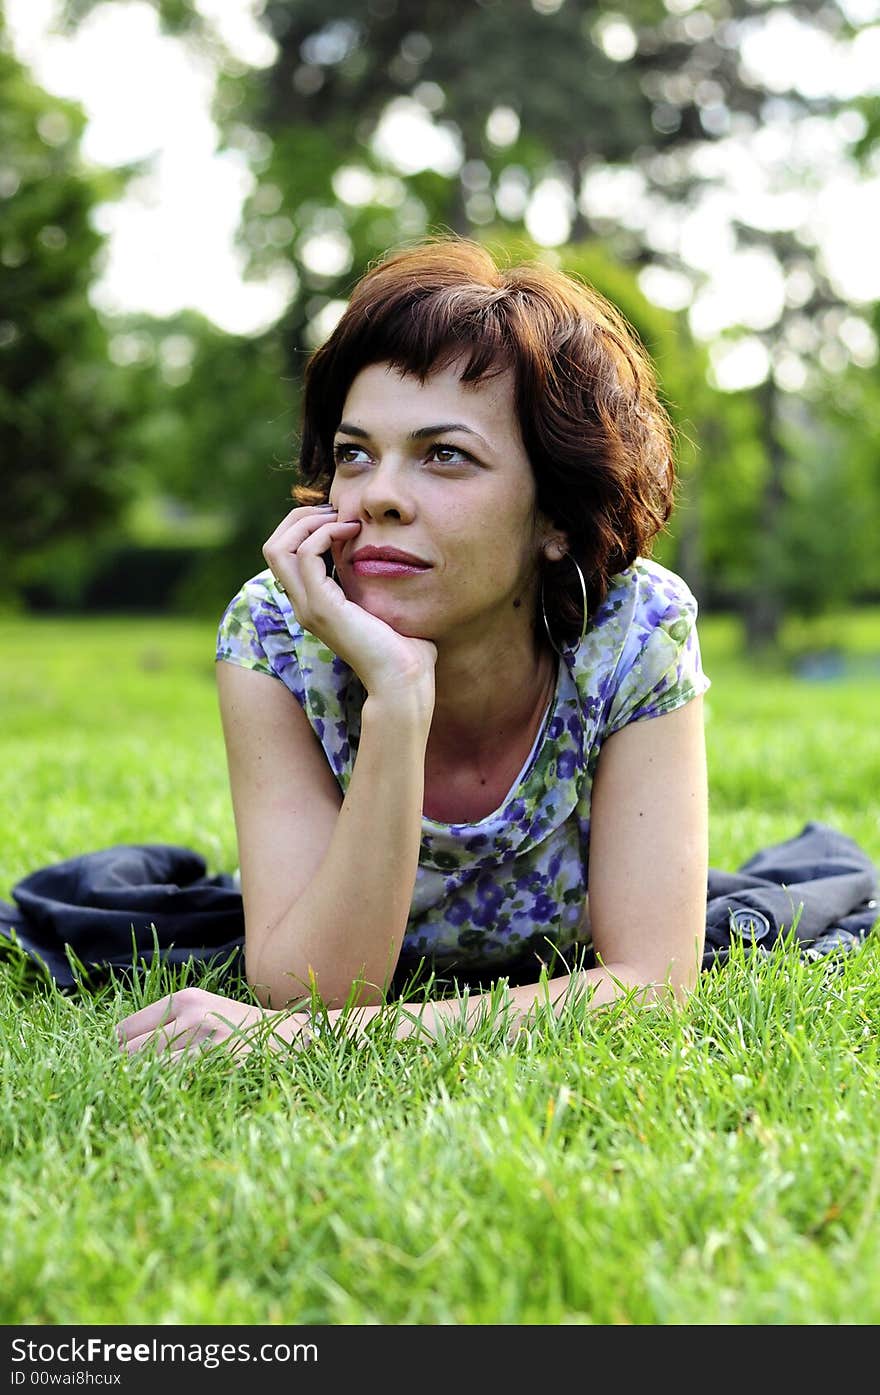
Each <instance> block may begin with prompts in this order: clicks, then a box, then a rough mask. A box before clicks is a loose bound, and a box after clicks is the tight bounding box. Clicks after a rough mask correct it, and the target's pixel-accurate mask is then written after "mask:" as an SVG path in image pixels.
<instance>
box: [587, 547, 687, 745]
mask: <svg viewBox="0 0 880 1395" xmlns="http://www.w3.org/2000/svg"><path fill="white" fill-rule="evenodd" d="M639 572H640V575H639V598H638V602H637V605H636V608H635V612H634V614H633V618H632V623H631V625H630V627H629V633H628V635H627V638H626V642H625V644H624V647H623V652H622V653H621V656H620V661H619V663H618V666H617V672H616V675H615V680H616V681H615V685H614V694H613V697H612V699H611V703H610V706H609V709H608V718H607V721H606V724H605V731H604V735H605V736H606V737H607V736H611V734H612V733H613V732H615V731H619V730H620V728H621V727H624V726H627V725H628V724H629V723H630V722H639V721H642V720H644V719H645V718H647V717H659V716H661V715H662V714H663V713H664V712H672V711H674V710H675V708H677V707H683V706H684V705H685V703H687V702H690V701H691V699H692V698H695V697H698V696H699V694H701V693H704V692H706V690H707V689H708V688H709V687H710V681H709V679H708V678H707V677H706V674H705V673H704V672H703V664H702V658H701V655H700V641H699V638H698V635H697V602H696V599H695V597H694V596H693V594H692V593H691V591H690V590H689V589H688V587H687V586H686V584H685V583H684V581H682V579H681V578H680V577H678V576H676V575H675V574H674V573H672V572H669V571H666V570H665V569H663V568H659V567H651V566H649V565H643V566H642V567H640V568H639Z"/></svg>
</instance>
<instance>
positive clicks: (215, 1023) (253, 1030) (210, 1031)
mask: <svg viewBox="0 0 880 1395" xmlns="http://www.w3.org/2000/svg"><path fill="white" fill-rule="evenodd" d="M284 1015H285V1016H287V1017H288V1019H291V1020H292V1015H291V1014H289V1013H288V1014H284ZM280 1016H282V1014H281V1013H280V1012H276V1011H273V1010H271V1009H268V1008H260V1007H253V1006H251V1005H250V1004H248V1003H240V1002H238V1001H237V1000H236V999H234V998H224V997H221V996H220V994H219V993H208V992H207V991H206V990H205V989H204V988H182V989H180V991H179V992H177V993H170V994H168V995H167V996H166V997H164V998H159V1000H158V1001H157V1002H155V1003H150V1005H149V1006H148V1007H145V1008H141V1009H140V1011H139V1012H133V1013H132V1014H131V1015H130V1016H129V1017H124V1018H123V1019H122V1021H121V1022H119V1023H117V1026H116V1036H117V1039H118V1041H119V1045H120V1047H121V1048H122V1050H124V1051H125V1052H127V1053H128V1055H133V1054H134V1052H136V1051H144V1050H148V1051H158V1052H162V1053H163V1055H164V1056H165V1057H166V1058H167V1057H179V1056H183V1055H189V1054H192V1055H198V1053H199V1052H200V1051H204V1050H207V1049H209V1048H212V1047H223V1048H225V1049H226V1050H227V1051H229V1052H230V1053H231V1054H232V1055H234V1056H246V1055H247V1054H248V1053H249V1052H250V1051H252V1050H253V1042H254V1039H255V1038H256V1037H260V1038H262V1037H263V1034H264V1033H267V1034H269V1036H270V1042H271V1044H272V1045H273V1046H276V1047H277V1046H278V1045H280V1038H278V1037H276V1036H274V1034H273V1025H274V1024H272V1023H271V1022H270V1020H269V1019H272V1018H278V1017H280ZM285 1026H286V1027H288V1030H285V1032H284V1040H285V1041H287V1042H288V1044H298V1045H304V1044H306V1043H307V1042H308V1040H309V1031H308V1023H307V1021H306V1020H305V1019H304V1020H303V1024H302V1028H301V1029H300V1031H301V1033H302V1035H301V1037H300V1035H299V1033H298V1032H297V1031H291V1030H290V1029H289V1026H288V1024H287V1023H286V1024H285Z"/></svg>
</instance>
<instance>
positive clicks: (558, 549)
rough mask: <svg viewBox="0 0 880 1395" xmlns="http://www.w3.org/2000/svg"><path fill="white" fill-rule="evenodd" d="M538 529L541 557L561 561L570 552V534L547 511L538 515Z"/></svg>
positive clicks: (551, 560) (549, 560)
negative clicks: (559, 526)
mask: <svg viewBox="0 0 880 1395" xmlns="http://www.w3.org/2000/svg"><path fill="white" fill-rule="evenodd" d="M538 529H539V533H538V536H539V537H540V540H541V542H540V553H541V557H542V558H544V559H545V560H546V561H548V562H561V561H562V558H563V557H564V556H565V554H566V552H568V535H567V534H566V533H564V532H563V531H562V529H561V528H557V527H556V525H555V524H554V522H553V520H552V519H551V518H548V517H547V515H546V514H545V513H541V514H539V515H538Z"/></svg>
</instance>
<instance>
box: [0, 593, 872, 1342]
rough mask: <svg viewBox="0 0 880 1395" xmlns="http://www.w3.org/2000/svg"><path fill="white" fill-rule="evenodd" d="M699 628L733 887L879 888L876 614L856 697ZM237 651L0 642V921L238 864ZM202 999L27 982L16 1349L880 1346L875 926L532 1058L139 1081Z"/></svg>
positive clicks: (854, 631) (13, 1158)
mask: <svg viewBox="0 0 880 1395" xmlns="http://www.w3.org/2000/svg"><path fill="white" fill-rule="evenodd" d="M826 628H827V625H826ZM701 633H702V640H703V652H704V660H705V664H706V668H707V670H708V672H709V673H710V676H711V677H712V678H713V687H712V689H711V690H710V692H709V694H708V696H707V699H706V702H707V740H708V747H709V765H710V781H711V843H710V861H711V862H712V864H713V866H718V867H723V868H727V869H734V868H735V867H737V866H738V865H739V864H740V863H741V862H742V861H743V860H744V859H745V858H746V857H748V856H749V855H750V854H751V853H752V852H754V851H755V850H757V848H758V847H760V846H763V845H766V844H767V843H771V842H775V841H778V840H781V839H784V838H788V837H790V836H792V835H794V834H796V833H798V832H800V830H801V828H802V827H803V825H804V823H806V822H807V821H808V820H811V819H819V820H822V821H824V822H827V823H830V824H833V825H834V826H835V827H837V828H839V829H840V830H841V831H842V832H844V833H846V834H848V835H850V836H851V837H853V838H854V839H855V840H856V841H857V842H858V843H860V844H861V846H862V847H863V848H864V849H865V850H866V851H867V852H868V853H869V854H870V856H871V857H872V858H873V859H874V860H875V861H877V862H878V863H880V724H878V722H877V719H876V713H877V708H878V701H880V675H878V674H877V672H876V671H875V669H874V668H873V666H872V664H871V663H869V662H867V661H866V660H867V659H868V658H870V657H871V656H873V655H875V654H877V653H880V615H878V614H877V613H873V614H871V613H862V614H860V615H858V616H847V617H841V618H840V621H839V623H837V624H836V625H835V626H834V627H833V631H832V633H833V634H834V637H835V642H838V641H840V642H842V643H843V644H844V646H845V647H846V648H847V649H848V650H849V651H850V652H851V654H852V655H853V660H852V665H851V667H852V673H851V675H850V676H849V677H846V676H844V677H840V678H837V679H835V680H833V681H807V680H804V679H798V678H796V677H793V676H792V675H791V673H789V672H787V671H785V670H784V669H782V668H778V669H773V668H769V667H767V668H760V669H759V668H751V669H750V668H749V667H748V666H746V665H745V663H744V662H743V660H742V659H741V657H739V653H738V647H737V631H736V627H735V625H734V624H733V623H732V622H731V621H728V620H727V619H725V618H723V617H707V618H706V619H705V620H704V622H703V625H702V630H701ZM212 641H213V632H212V626H211V625H210V624H206V623H196V622H187V621H182V620H167V619H156V620H145V619H135V620H125V619H118V620H117V619H114V620H112V621H111V620H100V621H95V620H84V619H69V620H68V619H64V620H59V619H52V620H42V621H40V622H39V623H34V622H29V623H27V624H25V623H24V622H23V621H21V620H17V619H6V620H3V621H2V622H0V643H2V651H0V652H2V653H3V654H4V656H5V658H4V661H3V665H4V671H3V680H2V690H3V699H2V702H3V721H2V725H0V746H2V762H0V783H2V789H0V793H2V801H3V808H4V810H5V813H6V817H5V820H4V837H3V840H2V845H0V898H6V899H8V897H9V893H10V891H11V888H12V885H13V884H14V882H15V881H16V880H17V879H18V878H19V877H21V876H23V875H24V874H25V873H26V872H28V871H31V870H33V869H34V868H36V867H38V866H43V865H45V864H46V863H48V862H52V861H55V860H57V859H60V858H63V857H68V856H71V855H74V854H76V853H78V852H83V851H89V850H93V849H96V848H99V847H106V846H109V845H110V844H113V843H116V842H152V841H158V842H175V843H183V844H185V845H187V846H190V847H193V848H195V849H197V850H198V851H199V852H201V853H203V854H204V856H205V857H206V859H207V862H208V869H209V871H219V870H229V869H231V868H232V867H234V866H235V839H234V829H233V823H232V814H231V808H230V804H229V798H228V792H227V786H226V773H225V763H224V755H223V745H222V739H221V734H220V726H219V718H218V715H217V707H216V700H215V695H214V687H213V663H212V653H213V649H212ZM803 643H804V635H803V633H801V632H800V631H797V630H795V629H794V628H792V629H791V630H790V631H789V632H788V634H787V636H786V645H787V648H788V649H789V650H793V649H795V648H796V647H797V646H799V645H801V644H803ZM177 981H178V980H174V979H171V978H170V977H168V976H165V977H164V978H163V977H161V976H156V975H154V976H153V980H152V981H151V982H149V983H147V984H146V985H144V987H143V988H142V989H140V990H138V994H136V995H133V994H132V993H131V992H130V991H128V990H127V989H125V987H124V986H123V985H116V984H114V985H110V986H109V987H107V988H106V989H104V990H102V991H100V992H98V993H96V994H93V995H85V994H83V995H63V994H60V993H57V992H54V991H45V990H44V989H40V988H37V989H34V988H33V987H32V986H30V985H29V984H28V982H26V981H25V979H24V978H23V976H22V974H21V972H20V966H17V965H16V964H15V962H14V961H12V962H7V963H5V964H0V1012H2V1022H3V1047H4V1066H3V1071H2V1077H0V1089H2V1092H3V1099H2V1110H0V1130H2V1134H0V1138H2V1142H0V1158H2V1164H3V1167H2V1183H0V1187H2V1203H3V1215H4V1218H5V1222H6V1223H5V1225H4V1227H3V1231H2V1234H0V1263H2V1273H3V1275H4V1281H3V1284H2V1285H0V1323H3V1324H7V1325H8V1324H81V1323H86V1322H88V1323H113V1324H115V1323H121V1324H132V1323H146V1324H153V1323H155V1324H220V1325H222V1324H267V1323H268V1324H297V1325H299V1324H307V1323H319V1324H344V1323H352V1324H372V1323H379V1324H414V1323H424V1324H486V1323H508V1324H509V1323H515V1324H524V1323H540V1324H616V1323H638V1324H749V1323H760V1324H791V1323H796V1324H814V1323H859V1324H874V1323H876V1322H877V1321H878V1320H880V1215H878V1203H880V1146H878V1145H880V1119H878V1110H877V1096H878V1086H880V1062H878V1036H877V1029H878V1023H880V934H878V935H877V937H876V939H875V938H873V937H869V939H868V941H867V943H866V945H865V946H864V948H863V949H862V950H861V951H859V952H858V953H857V954H854V955H850V956H846V957H843V958H839V959H835V960H824V961H820V962H818V963H815V964H807V963H804V962H802V961H800V960H799V959H798V958H797V957H796V956H795V954H794V953H793V952H791V951H788V952H779V953H777V954H775V955H774V956H772V957H770V958H769V959H767V960H764V961H762V962H761V963H760V964H751V963H749V962H747V961H743V960H742V959H740V960H738V961H736V962H731V964H729V965H728V966H727V967H726V968H725V969H724V970H723V971H721V972H718V973H714V974H707V975H704V976H703V978H702V980H701V983H700V985H699V989H698V991H697V992H696V993H695V994H694V996H693V998H692V1000H691V1002H690V1003H689V1005H688V1007H687V1008H686V1009H685V1010H684V1011H683V1012H681V1013H679V1014H678V1015H669V1014H666V1013H664V1012H660V1011H655V1012H652V1013H646V1012H641V1013H640V1012H638V1011H636V1010H635V1009H634V1008H632V1007H628V1006H627V1005H626V1004H621V1005H619V1006H616V1007H615V1008H613V1009H610V1010H608V1011H606V1012H603V1013H597V1014H593V1015H590V1014H588V1013H587V1014H583V1013H582V1014H577V1013H574V1014H571V1015H570V1016H569V1018H567V1019H565V1020H563V1021H562V1022H555V1021H553V1020H546V1021H544V1022H543V1023H542V1024H540V1025H539V1026H538V1027H537V1028H536V1029H535V1031H534V1032H532V1033H531V1034H530V1035H528V1036H523V1037H521V1038H520V1039H519V1040H518V1041H517V1042H516V1043H515V1044H513V1045H511V1044H508V1043H507V1042H506V1040H505V1038H504V1035H503V1032H500V1031H499V1030H497V1029H494V1028H493V1026H492V1024H491V1023H487V1024H486V1026H485V1028H484V1029H482V1030H480V1031H479V1032H477V1033H476V1034H475V1035H473V1036H471V1037H467V1036H466V1035H464V1034H463V1033H461V1032H454V1031H451V1032H450V1033H449V1035H448V1037H447V1038H446V1039H445V1040H444V1041H442V1042H440V1043H437V1044H432V1045H428V1044H425V1043H419V1042H415V1041H407V1042H399V1043H395V1042H394V1041H393V1040H392V1038H391V1034H390V1032H387V1031H386V1032H384V1033H383V1031H382V1030H381V1029H380V1030H378V1031H377V1032H376V1033H375V1034H374V1035H373V1036H372V1037H371V1038H370V1040H369V1041H368V1042H367V1043H366V1044H365V1045H363V1046H356V1045H354V1044H352V1043H350V1042H347V1041H343V1040H334V1039H333V1038H332V1037H327V1036H325V1037H322V1038H321V1039H320V1040H319V1041H317V1042H316V1043H315V1044H314V1045H313V1046H312V1047H311V1048H310V1049H309V1051H308V1052H306V1053H303V1054H300V1055H297V1056H294V1057H289V1058H284V1057H279V1056H271V1055H264V1054H261V1053H259V1052H255V1053H254V1054H253V1055H252V1056H251V1057H250V1058H249V1060H248V1063H247V1064H246V1065H245V1066H244V1067H242V1068H237V1067H235V1066H233V1065H232V1064H231V1062H230V1060H229V1058H228V1057H223V1056H220V1055H219V1054H218V1055H217V1056H215V1057H213V1058H210V1059H203V1060H201V1061H199V1062H198V1063H193V1064H190V1065H186V1064H184V1065H182V1066H176V1067H169V1066H167V1065H165V1064H163V1063H162V1062H161V1061H158V1060H151V1059H150V1058H149V1057H147V1056H146V1055H143V1056H138V1057H135V1058H132V1059H130V1060H126V1059H124V1058H122V1057H121V1056H120V1054H119V1053H118V1050H117V1048H116V1045H115V1041H114V1037H113V1032H112V1025H113V1023H114V1022H115V1021H116V1020H117V1019H118V1018H119V1017H121V1016H124V1015H125V1014H126V1013H128V1012H130V1011H131V1010H132V1007H133V1005H134V1004H135V1003H136V1002H140V1001H142V1000H145V999H149V998H151V997H154V996H157V995H158V994H160V993H162V992H165V991H167V990H168V989H169V988H170V987H172V986H174V984H175V982H177ZM207 986H211V985H210V981H208V985H207Z"/></svg>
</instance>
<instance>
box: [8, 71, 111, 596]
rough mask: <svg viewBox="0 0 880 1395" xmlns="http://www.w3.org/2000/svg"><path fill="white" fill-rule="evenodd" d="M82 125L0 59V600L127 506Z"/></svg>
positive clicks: (101, 192) (98, 190) (102, 194)
mask: <svg viewBox="0 0 880 1395" xmlns="http://www.w3.org/2000/svg"><path fill="white" fill-rule="evenodd" d="M83 120H84V118H83V115H82V112H81V111H80V110H79V108H77V107H75V106H74V105H72V104H71V103H69V102H62V101H59V100H58V99H57V98H49V97H47V95H46V94H45V93H44V92H42V91H41V90H40V89H39V88H38V87H37V86H36V85H35V84H34V83H33V82H32V81H31V79H30V78H29V77H28V75H27V73H26V72H25V70H24V69H23V68H22V67H21V65H20V64H19V63H17V62H16V61H15V59H14V58H13V57H12V56H11V54H10V53H9V52H8V51H7V50H5V49H4V48H2V47H0V151H2V157H0V160H2V169H0V176H2V186H0V192H2V202H3V219H2V227H0V306H2V312H0V459H2V462H3V466H2V468H3V509H2V510H0V547H2V548H3V550H4V552H5V553H6V555H7V556H8V557H9V563H8V565H7V568H6V570H5V574H4V577H3V580H2V582H0V587H3V588H7V589H8V588H10V587H11V586H14V584H15V581H16V580H17V579H21V578H22V577H23V576H24V574H25V572H26V568H27V563H28V558H29V554H30V553H31V552H32V551H33V550H34V549H39V548H40V547H42V546H43V545H45V544H46V543H47V542H48V541H49V540H51V541H53V542H57V541H58V540H59V539H61V540H64V539H70V538H74V537H76V536H82V535H83V534H86V533H90V532H93V531H94V530H95V529H96V528H98V527H100V526H101V525H105V524H108V523H110V522H112V520H113V519H114V518H115V517H116V516H117V514H118V512H119V509H120V507H121V504H122V502H123V501H124V500H125V498H126V497H127V495H128V491H129V479H128V476H127V474H126V468H125V461H124V459H120V455H119V442H120V433H121V429H122V426H123V424H124V423H125V421H126V420H127V418H128V415H129V410H130V404H129V400H128V389H127V384H126V383H125V382H124V381H123V380H122V379H121V376H120V375H118V374H115V373H114V372H113V371H112V370H111V368H110V365H109V363H108V360H107V352H106V333H105V330H104V329H103V327H102V325H101V323H100V321H99V319H98V317H97V315H96V313H95V311H94V310H93V309H92V306H91V305H90V303H89V299H88V291H89V286H90V284H91V281H92V278H93V276H94V273H95V266H96V259H97V256H98V254H99V252H100V248H101V238H100V236H99V235H98V234H97V233H96V232H95V231H94V228H93V226H92V221H91V215H92V213H93V211H94V208H95V206H96V205H97V204H98V203H99V202H101V201H102V200H104V199H107V198H109V197H113V196H115V195H116V194H117V193H118V192H119V190H120V188H121V183H122V178H121V176H120V175H115V174H114V175H110V174H103V175H99V174H97V173H94V172H87V171H85V170H84V169H83V167H82V164H81V162H80V159H79V156H78V153H77V152H78V144H79V139H80V136H81V133H82V127H83Z"/></svg>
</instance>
